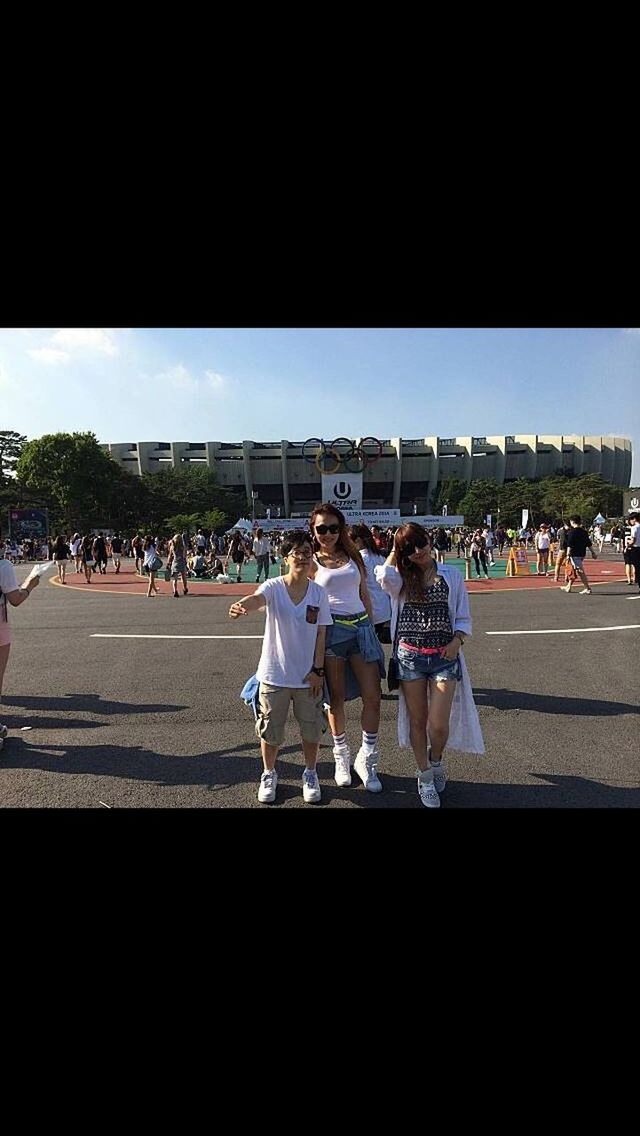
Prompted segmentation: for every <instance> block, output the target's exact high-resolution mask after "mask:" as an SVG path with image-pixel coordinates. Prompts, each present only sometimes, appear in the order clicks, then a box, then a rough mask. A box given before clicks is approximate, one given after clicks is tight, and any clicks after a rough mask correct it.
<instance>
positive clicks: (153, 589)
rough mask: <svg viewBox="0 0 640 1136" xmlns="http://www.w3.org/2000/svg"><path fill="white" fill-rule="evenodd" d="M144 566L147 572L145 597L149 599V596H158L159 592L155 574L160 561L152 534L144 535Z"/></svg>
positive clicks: (159, 566) (158, 568) (160, 566)
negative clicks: (147, 580)
mask: <svg viewBox="0 0 640 1136" xmlns="http://www.w3.org/2000/svg"><path fill="white" fill-rule="evenodd" d="M144 568H145V569H146V571H147V572H148V573H149V587H148V588H147V599H149V597H150V596H159V595H160V592H159V590H158V585H157V583H156V576H157V574H158V572H159V571H160V569H161V568H162V561H161V560H160V557H159V556H158V553H157V552H156V542H155V540H154V539H153V537H152V536H148V537H146V539H145V542H144Z"/></svg>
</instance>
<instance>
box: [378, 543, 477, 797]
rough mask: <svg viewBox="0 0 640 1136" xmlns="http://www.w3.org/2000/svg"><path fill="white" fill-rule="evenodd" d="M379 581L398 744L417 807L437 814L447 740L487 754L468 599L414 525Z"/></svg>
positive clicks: (454, 573) (380, 570) (397, 545)
mask: <svg viewBox="0 0 640 1136" xmlns="http://www.w3.org/2000/svg"><path fill="white" fill-rule="evenodd" d="M376 576H377V578H378V580H379V581H380V584H381V586H382V588H383V589H384V591H385V592H388V594H389V595H390V597H391V604H392V615H391V634H392V636H393V659H394V661H395V664H396V667H397V677H398V679H399V685H400V691H399V693H400V698H399V702H398V741H399V743H400V745H401V746H403V747H407V746H409V745H410V746H411V748H412V750H413V752H414V755H415V759H416V765H417V766H418V795H419V797H420V800H421V801H422V804H423V805H425V807H426V808H438V807H439V805H440V796H439V794H440V793H441V792H442V791H443V790H444V788H445V785H446V783H447V778H446V772H445V768H444V762H443V760H442V754H443V751H444V748H445V746H446V744H447V742H448V743H449V746H450V748H451V749H461V750H464V751H466V752H467V753H484V742H483V740H482V731H481V729H480V722H479V720H478V712H477V710H476V707H475V703H474V701H473V691H472V689H471V683H470V681H469V675H468V673H467V668H466V665H465V661H464V656H463V655H462V654H461V648H462V647H463V645H464V642H465V639H466V637H467V636H468V635H470V634H471V613H470V611H469V597H468V595H467V590H466V588H465V585H464V580H463V579H462V575H461V573H460V572H458V570H457V569H456V568H449V567H448V566H447V565H446V564H436V562H435V560H433V558H432V555H431V548H430V545H429V538H428V536H427V533H426V532H425V530H424V529H423V527H422V525H418V524H408V525H401V526H400V528H399V529H398V530H397V532H396V535H395V538H394V546H393V551H392V552H391V553H390V555H389V556H388V557H387V560H386V561H385V564H384V566H383V567H382V568H376ZM429 743H430V744H429Z"/></svg>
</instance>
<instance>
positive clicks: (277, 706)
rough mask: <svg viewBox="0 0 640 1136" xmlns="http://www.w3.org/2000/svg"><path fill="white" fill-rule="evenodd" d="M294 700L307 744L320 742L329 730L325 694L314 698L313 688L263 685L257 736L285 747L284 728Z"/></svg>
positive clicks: (261, 685) (295, 710) (295, 709)
mask: <svg viewBox="0 0 640 1136" xmlns="http://www.w3.org/2000/svg"><path fill="white" fill-rule="evenodd" d="M292 700H293V714H294V717H295V719H296V722H297V723H298V725H299V726H300V733H301V735H302V738H303V740H304V741H305V742H319V741H320V739H321V737H322V735H323V733H324V732H325V730H326V728H327V715H326V713H325V711H324V709H323V704H324V695H323V694H321V695H320V697H319V698H317V699H316V698H314V697H313V696H312V694H311V692H310V690H309V687H304V688H303V689H300V688H294V687H287V686H269V685H268V684H267V683H265V682H261V683H260V703H259V705H260V710H259V714H258V720H257V722H256V734H257V735H258V737H259V738H262V739H263V741H265V742H267V743H268V744H269V745H272V746H279V745H282V742H283V740H284V727H285V722H286V720H287V717H288V714H289V703H290V702H291V701H292Z"/></svg>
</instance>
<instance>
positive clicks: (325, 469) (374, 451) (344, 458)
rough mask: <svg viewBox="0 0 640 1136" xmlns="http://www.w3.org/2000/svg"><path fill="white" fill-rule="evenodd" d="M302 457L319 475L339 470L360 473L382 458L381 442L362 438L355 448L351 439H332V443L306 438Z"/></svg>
mask: <svg viewBox="0 0 640 1136" xmlns="http://www.w3.org/2000/svg"><path fill="white" fill-rule="evenodd" d="M302 456H303V458H304V460H305V461H307V462H309V465H315V467H316V469H317V470H318V472H319V473H337V472H338V470H339V469H344V470H346V471H347V472H348V473H362V471H363V470H364V469H366V468H367V466H368V465H373V464H374V463H375V462H377V460H378V458H380V457H382V442H381V441H380V440H379V438H363V439H362V441H361V442H360V444H359V445H357V446H356V444H355V442H354V441H352V440H351V438H334V439H333V441H332V442H327V441H325V439H324V438H307V440H306V442H305V443H304V445H303V447H302Z"/></svg>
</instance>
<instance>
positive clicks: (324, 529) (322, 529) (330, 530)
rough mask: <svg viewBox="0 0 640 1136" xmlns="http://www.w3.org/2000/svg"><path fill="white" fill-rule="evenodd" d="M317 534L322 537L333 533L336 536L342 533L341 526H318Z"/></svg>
mask: <svg viewBox="0 0 640 1136" xmlns="http://www.w3.org/2000/svg"><path fill="white" fill-rule="evenodd" d="M316 532H317V533H320V536H324V535H325V533H333V534H334V535H335V533H338V532H340V525H316Z"/></svg>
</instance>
